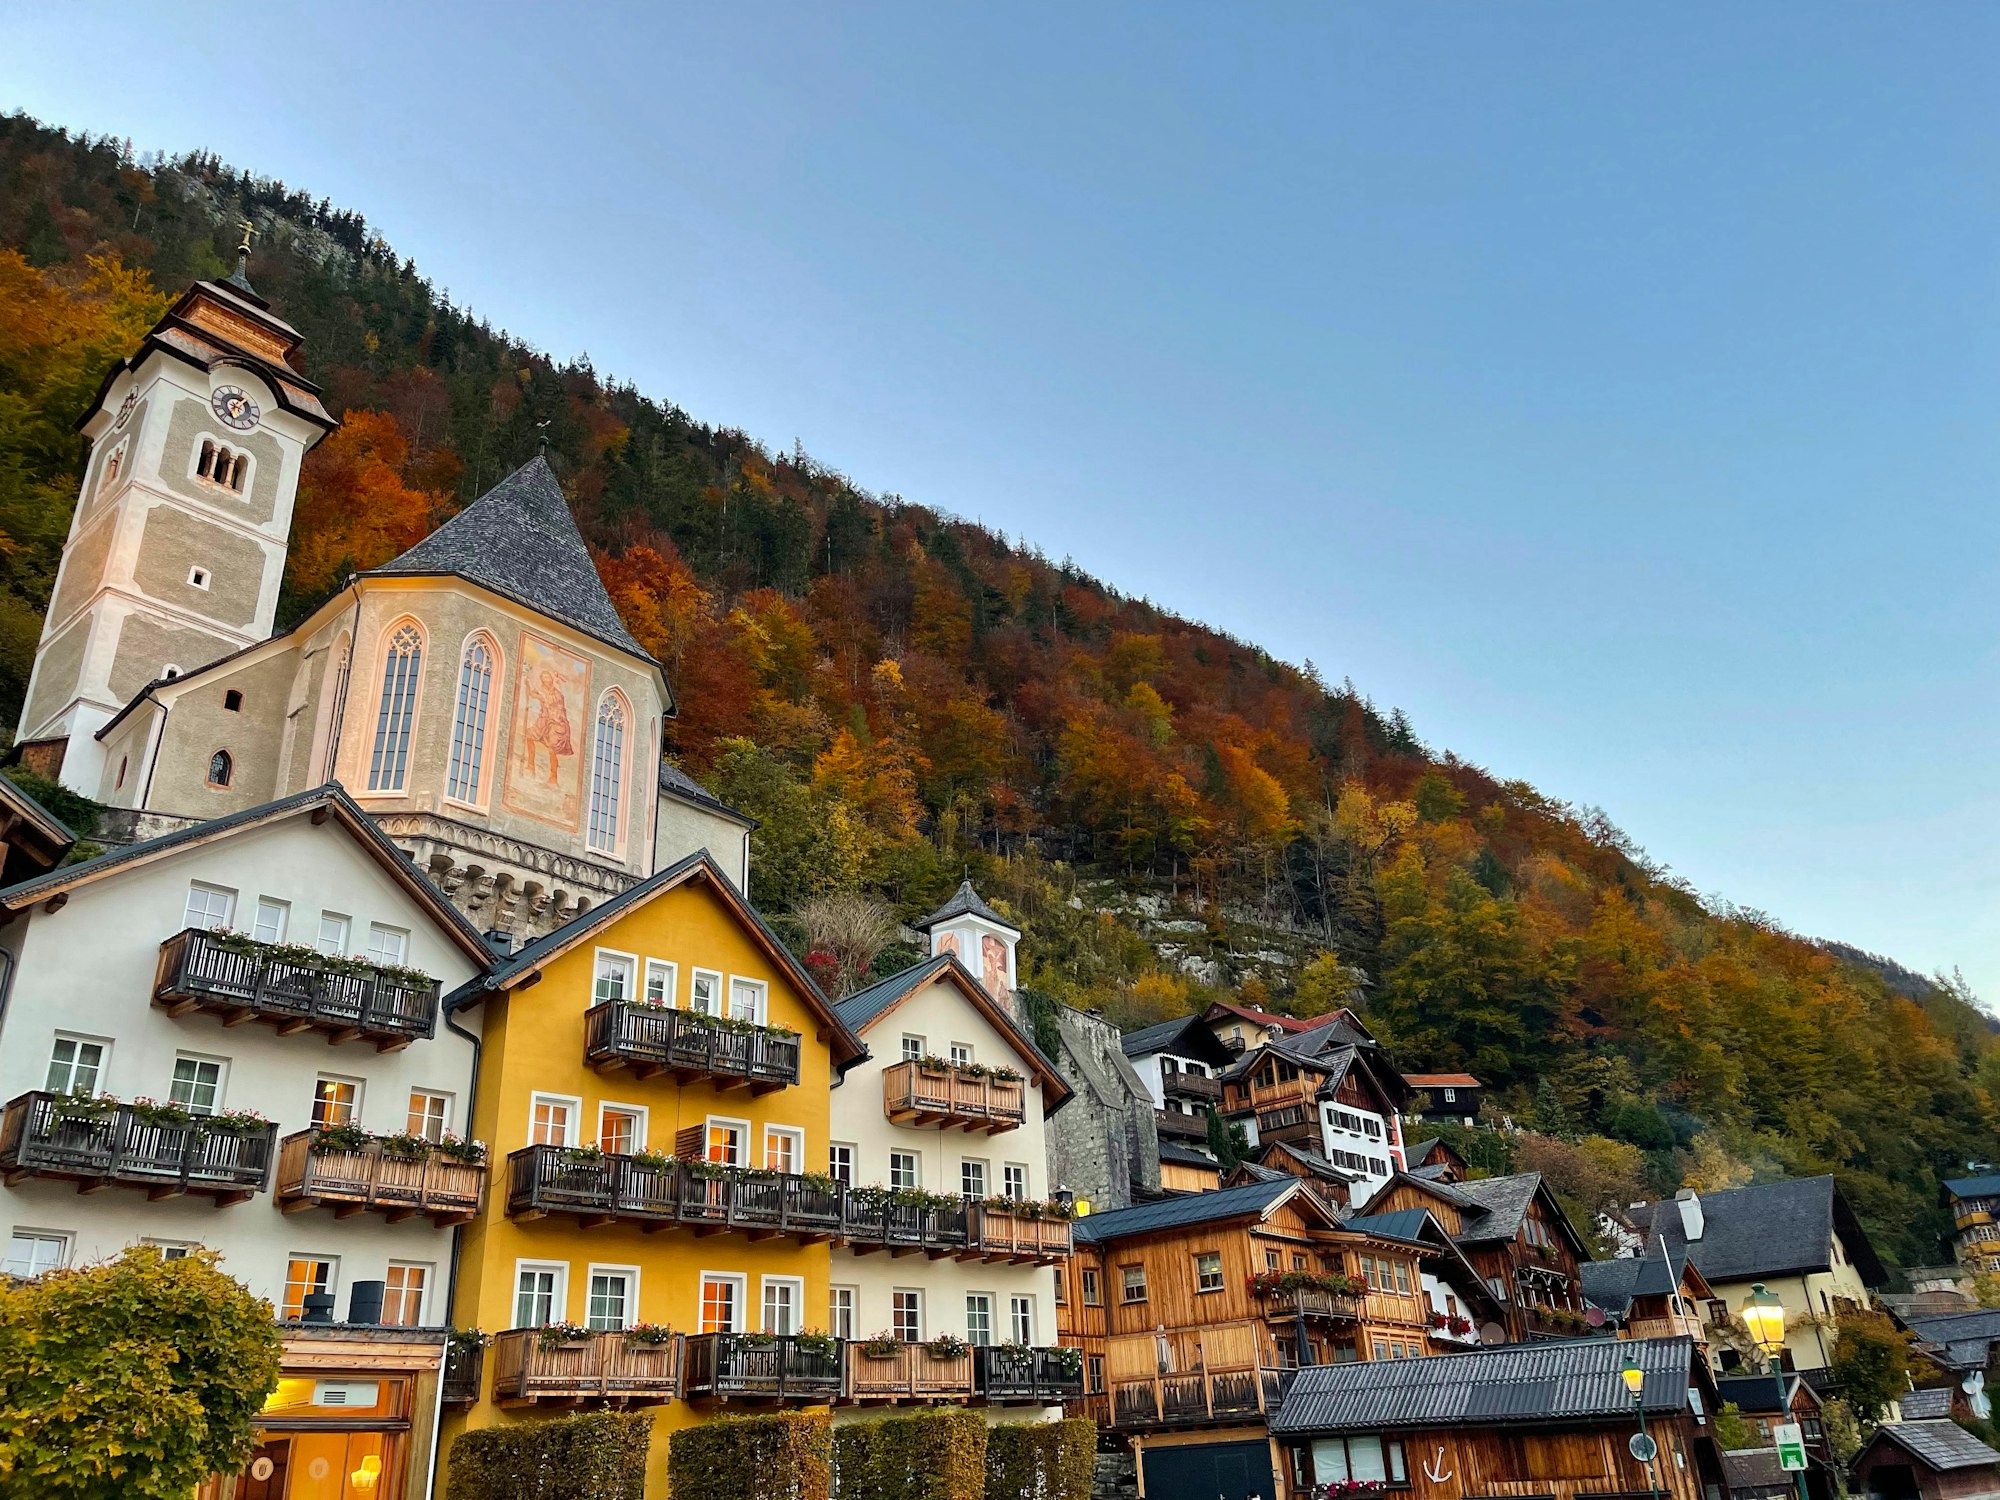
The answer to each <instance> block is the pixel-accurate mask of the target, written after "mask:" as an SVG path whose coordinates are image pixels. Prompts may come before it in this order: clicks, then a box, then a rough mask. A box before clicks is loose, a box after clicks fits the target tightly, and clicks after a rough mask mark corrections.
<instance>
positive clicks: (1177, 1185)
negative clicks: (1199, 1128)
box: [1160, 1137, 1222, 1193]
mask: <svg viewBox="0 0 2000 1500" xmlns="http://www.w3.org/2000/svg"><path fill="white" fill-rule="evenodd" d="M1221 1186H1222V1164H1221V1163H1220V1162H1218V1161H1217V1160H1216V1159H1215V1158H1214V1157H1212V1156H1210V1155H1209V1154H1208V1152H1206V1151H1204V1150H1203V1149H1202V1148H1201V1147H1199V1146H1195V1145H1189V1144H1186V1143H1183V1142H1181V1141H1174V1140H1168V1139H1166V1138H1165V1137H1162V1138H1161V1140H1160V1190H1161V1191H1162V1192H1165V1193H1212V1192H1214V1191H1215V1190H1216V1189H1217V1188H1219V1187H1221Z"/></svg>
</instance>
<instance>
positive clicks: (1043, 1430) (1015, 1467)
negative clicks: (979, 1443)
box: [986, 1417, 1097, 1500]
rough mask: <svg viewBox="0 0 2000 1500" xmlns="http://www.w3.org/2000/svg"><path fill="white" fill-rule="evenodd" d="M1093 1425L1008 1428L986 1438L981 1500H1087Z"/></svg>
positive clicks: (1093, 1460)
mask: <svg viewBox="0 0 2000 1500" xmlns="http://www.w3.org/2000/svg"><path fill="white" fill-rule="evenodd" d="M1096 1466H1097V1424H1096V1423H1094V1422H1092V1421H1091V1420H1090V1419H1089V1418H1088V1417H1070V1418H1068V1419H1067V1420H1065V1421H1061V1422H1032V1423H1025V1422H1024V1423H1019V1424H1015V1423H1009V1424H1007V1425H1006V1426H1003V1427H995V1428H992V1429H991V1430H989V1431H988V1432H987V1434H986V1500H1090V1483H1091V1478H1092V1475H1093V1471H1094V1470H1095V1469H1096Z"/></svg>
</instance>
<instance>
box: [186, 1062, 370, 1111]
mask: <svg viewBox="0 0 2000 1500" xmlns="http://www.w3.org/2000/svg"><path fill="white" fill-rule="evenodd" d="M182 1055H183V1056H185V1055H186V1054H182ZM322 1083H346V1084H352V1085H353V1087H354V1105H353V1108H351V1109H350V1110H349V1111H348V1114H347V1119H346V1120H345V1121H341V1122H339V1123H342V1124H347V1125H359V1124H360V1123H361V1111H362V1109H363V1108H364V1107H365V1106H366V1105H367V1103H368V1080H367V1079H365V1078H356V1077H354V1076H352V1075H351V1074H348V1073H316V1074H314V1075H313V1103H315V1104H317V1103H318V1102H319V1086H320V1085H321V1084H322ZM403 1119H404V1122H405V1123H406V1124H407V1123H408V1121H409V1111H408V1110H407V1109H406V1110H405V1111H404V1114H403Z"/></svg>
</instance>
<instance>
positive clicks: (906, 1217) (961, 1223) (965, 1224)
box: [840, 1188, 979, 1260]
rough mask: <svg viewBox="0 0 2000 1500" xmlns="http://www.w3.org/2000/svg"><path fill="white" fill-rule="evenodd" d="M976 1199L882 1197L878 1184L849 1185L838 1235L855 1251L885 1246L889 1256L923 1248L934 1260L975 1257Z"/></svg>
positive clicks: (842, 1201)
mask: <svg viewBox="0 0 2000 1500" xmlns="http://www.w3.org/2000/svg"><path fill="white" fill-rule="evenodd" d="M978 1212H979V1208H978V1205H977V1204H975V1203H973V1202H971V1201H969V1200H968V1201H966V1202H962V1203H960V1204H958V1205H957V1206H956V1207H953V1208H928V1207H920V1206H918V1205H915V1204H900V1203H893V1202H889V1201H887V1200H886V1199H884V1198H883V1197H882V1195H881V1193H880V1191H879V1190H870V1189H865V1188H864V1189H861V1190H858V1191H857V1190H856V1189H853V1188H850V1189H848V1190H847V1191H846V1192H845V1193H844V1194H843V1195H842V1199H841V1212H840V1238H841V1239H843V1240H845V1241H846V1242H847V1243H848V1244H849V1245H850V1246H851V1247H853V1249H854V1251H855V1252H856V1253H857V1254H860V1255H866V1254H868V1253H869V1252H870V1251H871V1250H887V1251H888V1252H889V1254H890V1255H891V1256H898V1255H914V1254H916V1253H918V1252H919V1251H921V1252H922V1253H923V1254H925V1255H928V1256H929V1257H930V1258H931V1259H932V1260H942V1259H943V1258H944V1257H945V1256H948V1255H949V1256H952V1257H954V1258H956V1259H961V1260H965V1259H973V1258H976V1257H977V1254H978V1252H977V1251H976V1250H975V1249H974V1247H973V1220H974V1217H975V1215H977V1214H978Z"/></svg>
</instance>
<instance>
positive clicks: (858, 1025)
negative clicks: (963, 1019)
mask: <svg viewBox="0 0 2000 1500" xmlns="http://www.w3.org/2000/svg"><path fill="white" fill-rule="evenodd" d="M940 980H941V981H943V982H945V983H947V984H950V985H951V986H952V987H953V988H955V989H956V990H958V992H959V993H960V994H961V995H962V996H964V998H965V1000H966V1002H967V1003H968V1004H970V1005H971V1006H972V1008H973V1009H974V1010H976V1011H978V1012H979V1013H980V1015H982V1016H984V1017H985V1018H986V1021H987V1024H989V1025H990V1026H992V1027H993V1028H994V1030H996V1031H998V1032H999V1033H1000V1034H1001V1035H1002V1036H1004V1037H1006V1038H1007V1042H1008V1045H1009V1046H1011V1047H1012V1048H1013V1049H1014V1050H1015V1051H1016V1052H1018V1053H1019V1054H1020V1055H1021V1060H1022V1061H1023V1062H1025V1063H1027V1065H1028V1067H1029V1068H1030V1070H1032V1071H1033V1073H1034V1075H1035V1077H1036V1078H1038V1079H1039V1080H1040V1081H1041V1085H1042V1108H1043V1110H1044V1111H1051V1110H1054V1109H1055V1108H1056V1107H1057V1106H1058V1105H1060V1104H1062V1103H1063V1102H1064V1101H1065V1100H1067V1099H1068V1098H1069V1096H1070V1092H1071V1090H1070V1086H1069V1084H1068V1083H1067V1082H1066V1081H1065V1080H1064V1078H1063V1076H1062V1074H1061V1073H1060V1072H1058V1071H1057V1069H1056V1065H1055V1063H1054V1062H1053V1061H1051V1060H1050V1058H1049V1056H1048V1054H1047V1053H1045V1052H1043V1051H1042V1049H1041V1048H1040V1047H1038V1046H1036V1045H1035V1039H1034V1038H1033V1037H1031V1036H1029V1035H1028V1034H1027V1033H1026V1032H1025V1031H1023V1030H1022V1029H1021V1028H1020V1026H1019V1025H1018V1024H1017V1023H1016V1022H1015V1020H1014V1018H1013V1017H1012V1016H1011V1015H1009V1014H1008V1013H1007V1009H1006V1007H1005V1006H1003V1005H1002V1004H1001V1003H1000V1002H999V1001H997V1000H995V999H994V998H993V997H992V996H991V995H989V994H987V993H986V986H985V985H983V984H981V983H980V982H979V980H978V978H977V976H975V975H974V974H973V972H972V971H971V970H970V969H968V968H966V966H965V965H964V964H962V963H960V962H959V961H958V955H957V954H955V953H940V954H938V955H937V956H936V957H934V958H927V959H924V960H923V961H922V962H921V963H914V964H911V965H910V966H909V967H908V968H907V969H903V970H901V971H899V972H897V973H894V974H891V975H890V976H889V977H888V978H887V979H883V980H879V981H877V982H876V983H874V984H871V985H870V986H868V988H867V989H865V990H856V991H855V992H854V993H853V994H851V995H849V996H848V997H847V998H846V999H845V1000H837V1001H835V1002H834V1006H833V1009H834V1013H835V1014H837V1015H838V1016H839V1017H840V1019H841V1021H842V1022H843V1023H844V1024H845V1025H846V1026H847V1027H848V1028H849V1029H850V1030H851V1031H853V1033H854V1034H855V1035H856V1036H860V1035H861V1034H862V1033H863V1032H865V1031H866V1030H867V1029H868V1028H869V1027H870V1026H873V1025H874V1024H875V1023H876V1022H877V1021H879V1020H881V1019H882V1018H883V1017H884V1016H886V1015H888V1014H889V1013H890V1012H891V1011H893V1010H894V1009H895V1008H896V1007H897V1006H898V1005H901V1004H902V1003H903V1001H905V1000H907V999H908V998H909V997H910V996H912V995H914V994H916V993H917V992H918V991H919V990H921V989H923V988H924V987H925V986H926V985H929V984H931V983H933V982H935V981H940Z"/></svg>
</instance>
